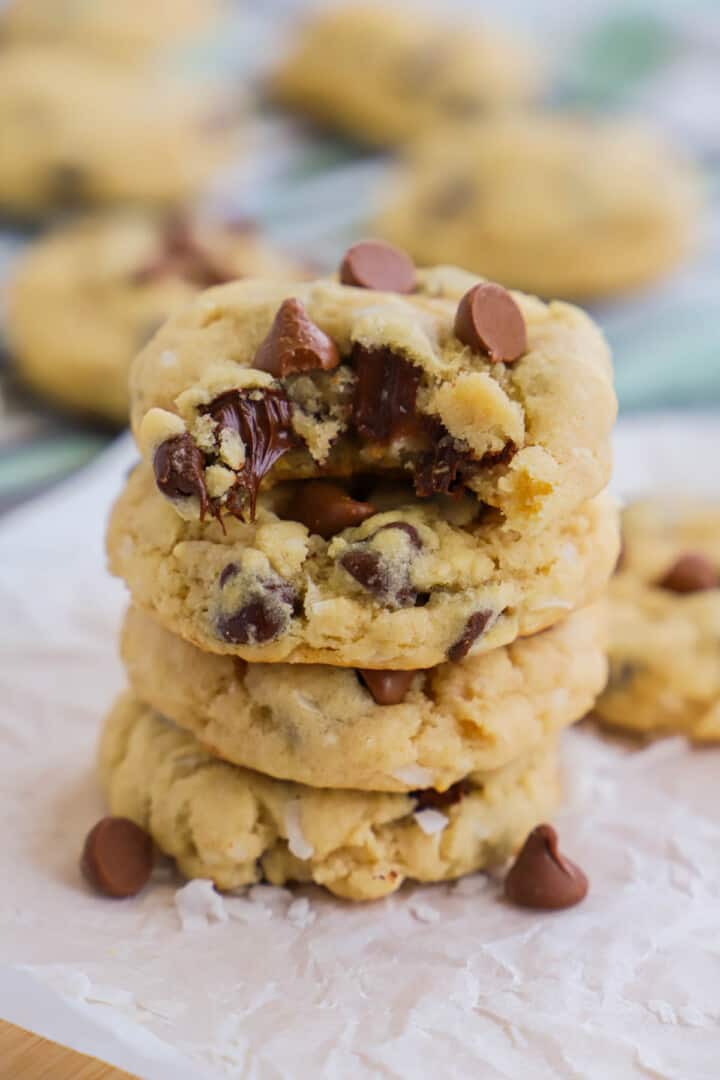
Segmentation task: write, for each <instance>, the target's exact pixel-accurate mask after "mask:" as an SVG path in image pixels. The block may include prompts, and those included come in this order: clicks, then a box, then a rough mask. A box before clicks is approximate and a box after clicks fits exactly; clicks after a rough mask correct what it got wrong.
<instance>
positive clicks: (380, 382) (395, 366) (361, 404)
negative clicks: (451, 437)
mask: <svg viewBox="0 0 720 1080" xmlns="http://www.w3.org/2000/svg"><path fill="white" fill-rule="evenodd" d="M352 359H353V364H354V367H355V371H356V373H357V381H356V384H355V394H354V397H353V405H352V416H353V423H354V426H355V430H356V431H357V433H358V435H359V436H360V438H361V439H365V440H367V441H369V442H378V443H388V442H390V441H391V440H392V439H399V438H402V437H414V436H415V437H416V436H417V435H419V434H420V432H421V430H422V428H421V423H420V420H419V418H418V415H417V412H416V409H415V399H416V397H417V391H418V386H419V385H420V369H419V368H418V367H415V365H414V364H410V363H409V362H408V361H407V360H404V359H403V358H402V357H401V356H397V355H396V354H395V353H394V352H392V351H391V350H390V349H365V348H363V347H362V346H360V345H356V346H355V348H354V349H353V354H352Z"/></svg>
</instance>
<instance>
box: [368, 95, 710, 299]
mask: <svg viewBox="0 0 720 1080" xmlns="http://www.w3.org/2000/svg"><path fill="white" fill-rule="evenodd" d="M698 202H699V180H698V177H697V176H696V174H695V172H694V171H693V169H691V168H690V167H689V166H688V165H687V164H686V163H685V162H683V161H682V160H679V158H678V157H677V156H676V155H675V154H674V153H673V152H672V151H671V149H670V147H669V146H668V145H666V144H664V143H663V142H662V141H660V140H659V139H657V138H655V137H654V136H653V135H652V134H650V133H649V132H648V131H646V130H644V129H640V128H638V127H637V126H635V125H630V124H626V123H621V122H618V121H612V120H603V121H600V120H590V119H582V118H573V117H570V116H566V115H562V114H557V115H550V114H539V113H535V114H527V115H524V114H508V113H505V114H497V115H495V116H493V117H488V118H486V119H484V120H482V121H481V122H478V123H476V124H474V125H472V126H470V125H462V126H456V127H454V128H450V129H449V130H439V131H436V132H434V133H433V135H432V136H430V137H428V138H427V139H426V140H423V141H421V142H419V143H418V144H417V145H413V146H412V147H411V149H410V150H409V151H408V153H407V156H406V159H405V164H404V166H403V167H402V168H401V169H400V170H399V172H398V176H397V179H396V185H395V189H394V191H393V193H392V194H389V195H388V196H387V199H386V209H385V210H384V212H383V213H382V214H381V216H380V217H379V219H378V222H377V228H378V230H379V232H380V233H381V235H384V236H386V237H388V238H389V239H391V240H393V241H394V242H396V243H398V244H401V245H402V246H403V247H405V248H406V249H407V250H409V251H410V252H411V254H412V255H413V256H414V257H415V258H416V260H417V261H418V262H419V263H421V264H432V263H438V262H450V263H453V264H457V265H460V266H464V267H466V268H467V269H469V270H473V271H475V272H476V273H478V274H483V275H486V276H488V277H491V278H493V279H494V280H497V281H502V282H503V284H505V285H511V286H514V287H516V288H520V289H524V290H527V291H528V292H534V293H539V294H540V295H543V296H549V295H552V296H564V297H567V296H570V297H584V298H587V297H593V296H600V295H604V294H606V293H615V292H620V291H622V290H624V289H628V288H631V287H635V286H637V285H640V284H642V283H644V282H646V281H650V280H652V279H653V278H655V277H657V276H659V275H661V274H663V273H664V272H666V271H667V270H669V269H670V268H671V267H672V266H674V265H675V264H676V263H677V262H678V261H680V260H681V259H682V258H683V256H684V255H686V254H687V252H688V251H689V249H690V247H691V244H692V239H693V233H694V227H695V225H696V219H697V212H698Z"/></svg>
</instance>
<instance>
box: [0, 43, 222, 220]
mask: <svg viewBox="0 0 720 1080" xmlns="http://www.w3.org/2000/svg"><path fill="white" fill-rule="evenodd" d="M239 112H240V105H239V103H238V102H234V103H233V104H232V108H231V103H230V102H229V100H228V98H227V95H226V94H225V93H221V92H219V91H216V90H212V91H211V90H205V89H204V88H200V87H198V86H197V85H190V84H188V83H184V82H180V81H178V80H174V79H170V78H168V76H167V75H165V76H164V77H163V76H160V75H157V76H155V75H153V74H152V73H151V72H150V71H149V70H146V69H141V70H138V69H136V68H132V69H130V68H127V67H125V66H121V65H113V64H108V63H107V62H105V61H103V60H102V59H100V58H98V57H93V56H91V55H85V54H82V55H81V54H79V53H78V52H76V51H74V50H72V49H63V48H58V47H55V46H50V45H22V46H21V45H18V46H17V47H14V48H11V49H6V50H4V51H3V53H2V62H1V63H0V215H5V216H9V217H18V218H27V219H33V218H35V217H42V216H45V215H47V214H49V213H52V212H54V211H58V210H64V209H68V208H77V207H80V206H88V205H91V206H101V205H107V204H116V203H139V204H145V205H149V206H167V205H176V204H179V203H181V202H184V201H185V200H187V199H189V198H191V197H192V196H194V195H196V194H198V193H199V192H200V191H201V190H203V188H205V186H206V185H207V183H208V182H209V180H210V178H211V177H212V176H213V175H214V174H215V172H216V171H217V169H218V168H219V167H220V166H221V165H222V164H224V163H226V162H227V161H228V160H230V158H231V156H232V154H233V153H234V152H235V150H236V149H237V137H236V134H235V130H234V129H235V128H236V125H237V124H238V122H239V119H240V116H239Z"/></svg>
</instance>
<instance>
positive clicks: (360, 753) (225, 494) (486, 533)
mask: <svg viewBox="0 0 720 1080" xmlns="http://www.w3.org/2000/svg"><path fill="white" fill-rule="evenodd" d="M131 404H132V423H133V430H134V433H135V437H136V439H137V442H138V445H139V447H140V450H141V454H142V461H141V463H140V464H139V465H138V466H137V467H136V469H135V470H134V471H133V473H132V474H131V475H130V477H129V479H128V482H127V485H126V487H125V490H124V491H123V493H122V495H121V496H120V498H119V500H118V502H117V504H116V506H115V509H114V511H113V514H112V519H111V523H110V529H109V538H108V546H109V553H110V565H111V569H112V571H113V572H114V573H116V574H118V575H119V576H121V577H122V578H124V579H125V581H126V582H127V584H128V586H129V589H130V593H131V596H132V604H133V606H132V607H131V609H130V611H129V612H128V615H127V618H126V621H125V626H124V629H123V635H122V653H123V659H124V662H125V665H126V668H127V672H128V677H129V681H130V686H131V689H130V691H129V692H127V693H126V694H124V695H123V697H122V698H121V699H120V701H118V702H117V703H116V705H115V707H114V709H113V711H112V713H111V715H110V716H109V718H108V720H107V722H106V725H105V730H104V734H103V739H102V747H101V772H102V778H103V783H104V786H105V790H106V792H107V796H108V800H109V804H110V807H111V811H112V813H113V814H116V815H122V816H125V817H128V818H130V819H132V820H133V821H134V822H136V823H137V824H138V825H139V826H141V827H142V828H143V829H145V830H147V831H148V832H149V833H150V834H151V835H152V837H153V838H154V840H155V841H156V843H157V844H158V846H159V847H160V848H161V849H162V850H163V851H164V852H166V853H167V854H169V855H170V856H172V857H174V858H175V859H176V860H177V863H178V865H179V867H180V869H181V870H182V871H183V872H184V873H185V874H186V875H188V876H191V877H204V878H211V879H212V880H213V881H214V882H215V883H216V884H217V885H218V887H220V888H223V889H232V888H236V887H238V886H242V885H245V884H248V883H251V882H255V881H258V880H261V879H263V880H267V881H270V882H273V883H276V884H282V883H284V882H287V881H301V882H307V881H314V882H317V883H319V884H321V885H324V886H326V887H327V888H328V889H330V890H331V891H332V892H333V893H335V894H337V895H339V896H343V897H347V898H351V899H371V898H375V897H380V896H383V895H386V894H387V893H390V892H392V891H393V890H395V889H397V888H398V887H399V886H400V884H401V883H402V881H403V880H404V879H405V878H409V879H415V880H419V881H439V880H443V879H448V878H454V877H457V876H459V875H461V874H464V873H468V872H470V871H473V870H477V869H480V868H483V867H489V866H492V865H496V864H500V863H503V862H504V861H505V860H506V859H507V858H508V857H509V856H510V855H511V854H512V853H513V852H514V851H515V850H517V848H518V847H519V846H520V845H521V844H522V842H523V840H524V839H525V837H526V836H527V834H528V833H529V832H530V830H531V829H532V828H533V827H534V826H535V825H536V824H537V823H538V822H539V821H542V820H543V819H545V818H546V817H547V816H548V815H549V814H550V813H551V812H552V810H553V808H554V806H555V805H556V801H557V799H558V796H559V790H560V789H559V780H558V746H557V740H558V734H559V732H560V730H561V729H562V728H563V727H565V726H567V725H568V724H570V723H572V722H573V721H574V720H576V719H577V718H578V717H580V716H582V715H583V714H584V713H586V712H587V711H588V710H589V709H590V708H591V706H592V703H593V701H594V698H595V696H596V695H597V693H598V692H599V691H600V690H601V688H602V686H603V684H604V681H605V676H606V664H605V657H604V652H603V620H602V613H601V611H600V610H599V609H598V607H597V605H596V604H595V602H596V601H597V600H598V598H599V597H600V596H601V594H602V593H603V591H604V589H605V586H606V583H607V580H608V578H609V576H610V573H611V571H612V569H613V566H614V564H615V561H616V558H617V549H618V539H617V521H616V515H615V511H614V507H613V504H612V502H611V501H610V500H609V498H608V496H607V495H606V494H605V493H604V491H603V489H604V486H605V484H606V482H607V479H608V473H609V468H610V448H609V435H610V430H611V427H612V423H613V420H614V415H615V398H614V393H613V388H612V374H611V365H610V359H609V356H608V351H607V348H606V346H605V343H604V341H603V339H602V336H601V335H600V333H599V331H598V330H597V329H596V327H595V326H594V324H593V323H592V322H591V320H590V319H589V318H588V317H587V316H586V315H584V314H583V313H582V312H581V311H579V310H578V309H576V308H574V307H572V306H570V305H567V304H562V303H552V304H549V305H548V304H545V303H542V302H540V301H539V300H537V299H534V298H532V297H527V296H522V295H520V294H513V295H511V294H510V293H508V292H506V291H505V290H504V289H503V288H501V287H500V286H498V285H494V284H490V283H487V282H478V280H477V278H473V277H470V276H469V275H468V274H465V273H464V272H462V271H459V270H454V269H450V268H447V267H439V268H434V269H427V270H422V271H421V270H416V269H415V267H414V266H413V264H412V262H411V261H410V260H409V259H408V258H407V256H405V255H404V254H403V253H402V252H400V251H398V250H396V249H393V248H390V247H389V246H387V245H384V244H380V243H377V242H367V243H361V244H358V245H356V246H355V247H353V248H351V249H350V250H349V251H348V252H347V253H346V255H345V257H344V259H343V261H342V264H341V267H340V272H339V275H338V278H332V279H324V280H319V281H314V282H304V283H297V284H293V285H292V286H289V285H288V284H282V283H278V282H277V281H275V282H271V281H261V280H245V281H239V282H235V283H232V284H228V285H223V286H220V287H218V288H215V289H211V290H210V291H208V292H205V293H203V294H201V295H200V296H198V297H197V298H196V299H195V300H194V301H192V303H191V304H190V306H189V307H187V308H186V309H185V310H184V311H183V312H182V313H180V314H178V315H176V316H174V317H173V318H171V319H170V320H169V322H167V323H166V324H165V326H164V327H163V328H162V329H161V330H160V331H159V332H158V333H157V334H156V336H155V337H154V338H153V340H152V341H151V342H150V344H149V345H148V346H147V347H146V348H145V349H144V350H143V352H141V353H140V355H139V357H138V358H137V359H136V361H135V364H134V367H133V371H132V375H131Z"/></svg>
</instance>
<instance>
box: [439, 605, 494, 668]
mask: <svg viewBox="0 0 720 1080" xmlns="http://www.w3.org/2000/svg"><path fill="white" fill-rule="evenodd" d="M494 619H495V612H494V611H489V610H485V611H476V612H475V613H474V614H473V615H471V616H470V618H469V619H468V621H467V622H466V623H465V629H464V630H463V632H462V634H461V635H460V637H459V638H458V639H457V641H456V642H455V644H454V645H451V646H450V648H449V649H448V654H447V655H448V660H451V661H452V662H453V663H457V662H458V661H459V660H464V659H465V657H466V656H467V654H468V653H469V652H470V649H471V648H472V646H473V645H474V644H475V642H476V641H477V639H478V638H479V637H480V635H481V634H482V633H483V632H484V631H485V629H486V627H487V626H488V624H489V623H491V622H493V621H494Z"/></svg>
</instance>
